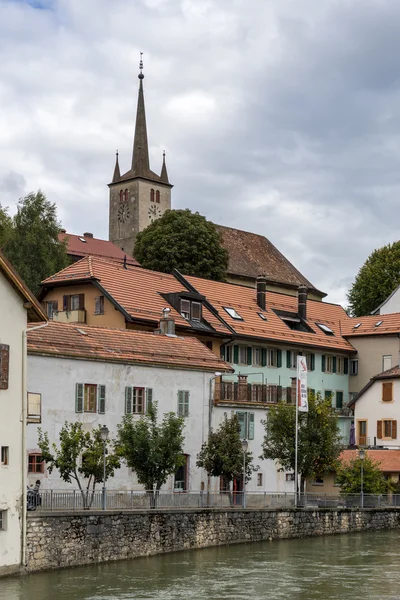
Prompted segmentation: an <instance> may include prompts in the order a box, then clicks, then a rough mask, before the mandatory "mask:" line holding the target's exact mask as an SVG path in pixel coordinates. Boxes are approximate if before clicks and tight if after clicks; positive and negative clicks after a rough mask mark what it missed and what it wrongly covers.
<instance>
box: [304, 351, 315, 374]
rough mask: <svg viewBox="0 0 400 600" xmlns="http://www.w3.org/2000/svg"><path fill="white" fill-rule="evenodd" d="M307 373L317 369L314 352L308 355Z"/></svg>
mask: <svg viewBox="0 0 400 600" xmlns="http://www.w3.org/2000/svg"><path fill="white" fill-rule="evenodd" d="M306 363H307V371H314V369H315V354H313V353H312V352H307V353H306Z"/></svg>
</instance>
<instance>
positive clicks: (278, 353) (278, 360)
mask: <svg viewBox="0 0 400 600" xmlns="http://www.w3.org/2000/svg"><path fill="white" fill-rule="evenodd" d="M276 364H277V367H281V366H282V350H277V351H276Z"/></svg>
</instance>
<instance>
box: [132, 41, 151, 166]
mask: <svg viewBox="0 0 400 600" xmlns="http://www.w3.org/2000/svg"><path fill="white" fill-rule="evenodd" d="M142 56H143V52H141V53H140V62H139V69H140V73H139V75H138V77H139V81H140V83H139V96H138V103H137V111H136V125H135V138H134V140H133V154H132V171H133V172H134V174H135V176H144V177H147V176H148V173H149V171H150V160H149V145H148V141H147V126H146V112H145V109H144V94H143V79H144V75H143V73H142V70H143V60H142Z"/></svg>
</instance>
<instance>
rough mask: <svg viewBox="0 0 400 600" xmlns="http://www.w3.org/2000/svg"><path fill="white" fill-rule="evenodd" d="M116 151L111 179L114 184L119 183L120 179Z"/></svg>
mask: <svg viewBox="0 0 400 600" xmlns="http://www.w3.org/2000/svg"><path fill="white" fill-rule="evenodd" d="M118 156H119V153H118V150H117V152H116V156H115V168H114V175H113V178H112V183H116V182H117V181H119V180H120V179H121V172H120V170H119V161H118Z"/></svg>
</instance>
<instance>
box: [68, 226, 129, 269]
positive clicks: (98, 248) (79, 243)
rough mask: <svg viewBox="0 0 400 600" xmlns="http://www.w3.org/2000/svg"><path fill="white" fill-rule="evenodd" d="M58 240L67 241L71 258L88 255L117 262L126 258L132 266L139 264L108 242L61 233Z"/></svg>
mask: <svg viewBox="0 0 400 600" xmlns="http://www.w3.org/2000/svg"><path fill="white" fill-rule="evenodd" d="M58 239H59V240H60V241H64V240H66V243H67V253H68V254H69V255H71V256H76V257H80V258H83V257H84V256H88V255H92V256H100V257H103V258H112V259H113V260H115V261H117V262H124V258H125V256H126V260H127V262H128V263H129V264H130V265H138V264H139V263H138V262H137V260H135V259H134V258H132V256H127V255H126V253H125V252H124V251H123V250H121V248H118V246H116V245H115V244H113V243H112V242H109V241H108V240H100V239H98V238H94V237H89V236H85V235H74V234H72V233H64V232H61V233H59V235H58Z"/></svg>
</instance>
